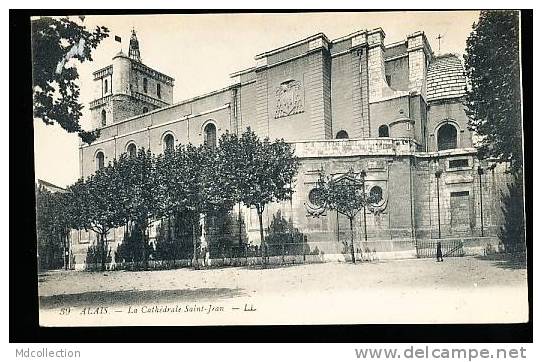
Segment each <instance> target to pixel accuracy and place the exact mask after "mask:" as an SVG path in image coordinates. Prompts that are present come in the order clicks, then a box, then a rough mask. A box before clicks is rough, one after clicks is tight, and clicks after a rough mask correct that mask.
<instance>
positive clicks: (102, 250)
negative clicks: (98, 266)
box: [100, 233, 107, 271]
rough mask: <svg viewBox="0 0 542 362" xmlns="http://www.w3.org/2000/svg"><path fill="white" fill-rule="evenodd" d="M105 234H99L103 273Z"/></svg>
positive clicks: (105, 256)
mask: <svg viewBox="0 0 542 362" xmlns="http://www.w3.org/2000/svg"><path fill="white" fill-rule="evenodd" d="M106 234H107V233H101V234H100V250H101V254H102V258H101V259H102V271H105V260H106V258H107V254H106V250H105V238H106V236H105V235H106Z"/></svg>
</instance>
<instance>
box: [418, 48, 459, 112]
mask: <svg viewBox="0 0 542 362" xmlns="http://www.w3.org/2000/svg"><path fill="white" fill-rule="evenodd" d="M466 85H467V82H466V77H465V69H464V68H463V64H462V63H461V59H460V58H459V56H457V55H455V54H446V55H441V56H438V57H436V58H434V59H433V61H432V62H431V63H430V64H429V69H428V70H427V100H428V101H435V100H440V99H448V98H458V97H463V96H464V95H465V87H466Z"/></svg>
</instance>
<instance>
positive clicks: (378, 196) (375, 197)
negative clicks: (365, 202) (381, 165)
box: [369, 186, 382, 204]
mask: <svg viewBox="0 0 542 362" xmlns="http://www.w3.org/2000/svg"><path fill="white" fill-rule="evenodd" d="M380 201H382V188H381V187H380V186H373V187H372V188H371V190H370V191H369V202H370V203H371V204H378V203H379V202H380Z"/></svg>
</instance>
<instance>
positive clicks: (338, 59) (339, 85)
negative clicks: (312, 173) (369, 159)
mask: <svg viewBox="0 0 542 362" xmlns="http://www.w3.org/2000/svg"><path fill="white" fill-rule="evenodd" d="M331 110H332V117H331V119H332V131H331V133H332V136H333V138H335V137H336V135H337V133H338V132H339V131H341V130H344V131H346V132H347V133H348V136H349V137H350V138H362V137H364V136H365V137H366V136H367V134H368V132H369V126H368V120H369V96H368V76H367V50H366V49H364V48H357V49H352V50H351V51H349V52H347V53H343V54H340V55H337V56H334V57H332V62H331Z"/></svg>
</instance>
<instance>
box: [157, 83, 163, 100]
mask: <svg viewBox="0 0 542 362" xmlns="http://www.w3.org/2000/svg"><path fill="white" fill-rule="evenodd" d="M156 95H157V96H158V98H162V89H161V87H160V83H156Z"/></svg>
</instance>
